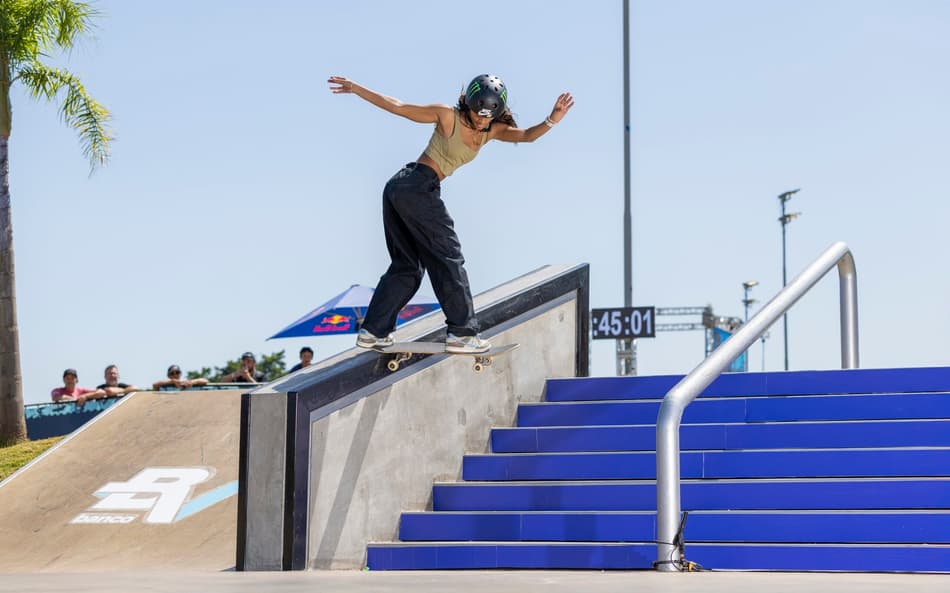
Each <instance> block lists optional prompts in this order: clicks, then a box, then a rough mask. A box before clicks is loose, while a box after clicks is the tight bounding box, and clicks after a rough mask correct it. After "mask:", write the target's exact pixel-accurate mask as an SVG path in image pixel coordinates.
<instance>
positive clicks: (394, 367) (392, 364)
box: [386, 360, 399, 373]
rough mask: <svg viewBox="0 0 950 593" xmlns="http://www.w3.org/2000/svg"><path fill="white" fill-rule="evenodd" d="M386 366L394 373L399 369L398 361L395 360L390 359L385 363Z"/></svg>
mask: <svg viewBox="0 0 950 593" xmlns="http://www.w3.org/2000/svg"><path fill="white" fill-rule="evenodd" d="M386 366H387V367H388V368H389V370H391V371H392V372H394V373H395V372H396V371H398V370H399V363H398V362H396V361H395V360H390V361H389V362H388V363H386Z"/></svg>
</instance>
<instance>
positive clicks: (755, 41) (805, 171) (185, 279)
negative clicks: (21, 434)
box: [11, 0, 950, 403]
mask: <svg viewBox="0 0 950 593" xmlns="http://www.w3.org/2000/svg"><path fill="white" fill-rule="evenodd" d="M96 4H97V6H98V7H99V9H100V10H101V11H102V12H103V18H101V19H100V20H99V22H98V25H99V29H98V31H97V33H96V37H95V39H94V40H92V41H89V42H86V43H84V44H83V45H82V46H81V47H79V48H77V49H76V50H75V51H73V52H72V53H71V55H69V56H55V57H54V58H53V61H54V63H57V64H62V65H65V66H67V67H68V68H70V69H71V70H72V71H73V72H75V73H77V74H79V75H80V76H81V77H82V79H83V81H84V82H85V83H86V87H87V89H88V90H89V92H90V93H92V94H93V95H94V96H95V97H97V98H98V99H99V100H101V101H102V102H103V103H104V104H105V105H106V106H107V107H109V108H110V109H111V110H112V112H113V113H114V129H115V133H116V137H117V140H116V142H115V144H114V151H113V158H112V161H111V163H110V164H109V165H108V166H107V167H106V168H104V169H102V170H100V171H98V172H97V173H96V174H94V175H93V176H91V177H90V176H89V175H88V165H87V163H86V162H85V161H84V160H83V158H82V157H81V155H80V151H79V147H78V143H77V140H76V136H75V134H74V133H73V132H72V130H70V129H68V128H66V127H65V126H64V125H63V124H62V123H61V122H60V121H59V118H58V115H57V112H56V110H55V108H54V107H53V106H51V105H48V104H42V103H36V102H34V101H32V100H31V99H30V98H28V97H27V96H26V95H25V94H24V93H23V92H22V90H19V91H16V92H15V93H14V96H13V100H14V131H13V136H12V139H11V193H12V198H13V217H14V218H13V222H14V235H15V248H16V258H17V259H16V266H17V268H16V272H17V297H18V307H19V322H20V345H21V352H22V365H23V366H22V368H23V385H24V393H25V399H26V401H27V402H28V403H29V402H39V401H46V400H48V399H49V390H50V389H51V388H52V387H55V386H57V385H59V384H60V377H61V374H62V370H63V369H64V368H66V367H76V368H77V369H79V374H80V384H81V385H95V384H97V383H99V382H100V379H101V377H102V371H103V368H104V367H105V366H106V365H107V364H110V363H116V364H118V365H119V367H120V369H121V372H122V378H123V380H126V381H128V382H134V383H137V384H139V385H146V384H150V383H151V382H152V381H154V380H156V379H159V378H161V377H163V375H164V371H165V368H166V367H167V366H168V365H169V364H171V363H177V364H180V365H181V366H182V367H184V368H185V369H195V368H199V367H201V366H212V365H219V364H223V362H224V361H225V360H226V359H228V358H236V357H237V356H238V355H239V354H240V353H241V352H243V351H245V350H252V351H254V352H256V353H257V354H258V355H260V354H262V353H270V352H273V351H275V350H279V349H282V348H286V349H287V360H288V363H289V364H292V363H293V362H294V361H295V360H296V353H297V350H299V348H300V347H301V346H302V345H305V344H309V345H311V346H313V347H314V348H315V349H316V350H317V358H318V359H320V358H323V357H325V356H328V355H330V354H332V353H334V352H337V351H339V350H341V349H343V348H346V347H349V345H350V344H351V343H352V337H349V336H348V337H346V338H343V339H340V338H320V339H312V340H311V339H306V340H304V339H291V340H276V341H271V342H267V341H265V339H266V338H267V336H269V335H271V334H273V333H274V332H276V331H277V330H278V329H280V328H282V327H284V326H285V325H286V324H287V323H289V322H291V321H293V320H294V319H296V318H298V317H299V316H301V315H303V314H304V313H306V312H307V311H309V310H310V309H311V308H313V307H315V306H316V305H317V304H319V303H321V302H323V301H324V300H326V299H328V298H330V297H331V296H333V295H335V294H336V293H338V292H340V291H341V290H343V289H344V288H346V287H347V286H349V285H350V284H353V283H360V284H369V285H375V283H376V281H377V280H378V278H379V275H380V274H381V273H382V272H383V270H384V269H385V267H386V265H387V262H388V259H387V256H386V251H385V246H384V242H383V237H382V223H381V216H380V192H381V189H382V186H383V184H384V183H385V181H386V180H387V179H388V178H389V176H390V175H392V174H393V173H394V172H395V171H396V170H397V169H398V168H399V167H400V166H401V165H402V164H404V163H406V162H408V161H411V160H414V159H415V158H416V157H417V156H418V155H419V154H420V153H421V151H422V148H423V147H424V145H425V142H426V141H427V139H428V136H429V134H430V128H429V126H424V125H420V124H414V123H411V122H409V121H407V120H402V119H400V118H396V117H394V116H391V115H388V114H386V113H384V112H382V111H380V110H378V109H375V108H374V107H372V106H371V105H369V104H368V103H365V102H363V101H361V100H359V99H358V98H356V97H354V96H351V95H332V94H331V93H330V92H329V91H328V90H327V84H326V82H325V81H326V79H327V77H328V76H329V75H331V74H339V75H343V76H348V77H350V78H352V79H354V80H356V81H358V82H361V83H363V84H365V85H366V86H369V87H370V88H373V89H376V90H379V91H381V92H383V93H386V94H389V95H393V96H396V97H398V98H400V99H403V100H405V101H410V102H418V103H432V102H442V103H452V102H454V100H455V98H456V97H457V95H458V92H459V90H460V89H461V87H462V86H463V85H464V84H465V83H466V82H467V81H468V80H469V79H471V78H472V77H473V76H475V75H477V74H480V73H483V72H492V73H497V74H499V75H501V76H502V77H503V78H504V80H505V82H506V83H507V85H508V87H509V91H510V106H511V107H512V109H513V111H514V113H515V115H516V117H517V119H518V121H519V122H523V123H524V124H527V125H533V124H535V123H537V122H539V121H541V120H542V119H543V118H544V116H545V115H547V114H548V112H549V111H550V108H551V106H552V105H553V103H554V100H555V99H556V98H557V95H558V93H560V92H562V91H570V92H572V93H573V94H574V97H575V99H576V106H575V107H574V109H573V110H572V111H571V113H570V114H569V115H568V116H567V118H566V119H565V120H564V121H563V122H562V124H561V125H559V126H558V127H557V128H555V129H554V130H552V132H551V133H549V134H548V135H546V136H545V137H544V138H542V139H541V140H540V141H538V142H537V143H535V144H526V145H518V146H512V145H505V144H501V143H493V144H491V145H489V146H488V147H487V148H486V149H484V150H483V151H482V154H481V155H480V156H479V158H478V159H476V160H475V161H474V162H473V163H471V164H470V165H468V166H466V167H464V168H462V169H461V170H459V171H458V172H457V173H456V174H455V175H453V176H452V177H450V178H449V179H448V180H447V181H446V182H445V183H444V184H443V197H444V199H445V200H446V203H447V205H448V207H449V211H450V213H451V214H452V215H453V216H454V218H455V220H456V228H457V230H458V232H459V235H460V237H461V240H462V246H463V251H464V253H465V255H466V258H467V262H468V263H467V268H468V272H469V276H470V278H471V281H472V286H473V289H474V291H475V292H481V291H483V290H486V289H488V288H490V287H492V286H495V285H498V284H500V283H503V282H505V281H507V280H508V279H510V278H513V277H515V276H518V275H520V274H523V273H525V272H527V271H529V270H532V269H535V268H537V267H539V266H541V265H544V264H547V263H568V264H572V263H579V262H588V263H590V265H591V285H592V286H591V292H592V294H591V301H592V305H593V306H595V307H606V306H614V305H621V304H622V303H623V244H622V243H623V226H622V210H623V164H622V157H623V105H622V103H623V76H622V63H623V62H622V46H623V44H622V24H621V15H622V3H621V2H620V0H616V1H610V2H608V1H599V2H588V3H577V2H565V1H561V0H543V1H542V0H530V1H518V2H511V3H507V4H504V5H499V4H495V5H491V6H490V7H488V8H490V9H491V10H489V15H481V14H479V10H478V5H476V4H471V3H466V2H456V3H449V2H442V1H436V0H426V1H410V2H382V1H373V2H369V1H363V0H348V1H346V2H343V1H340V2H304V1H302V0H300V1H289V0H272V1H271V2H267V3H261V2H250V1H244V0H240V1H239V0H228V1H225V0H214V1H212V0H202V1H197V2H196V1H193V0H188V1H185V0H169V1H167V2H162V3H144V2H120V1H118V0H111V1H100V2H97V3H96ZM631 13H632V14H631V54H632V66H631V85H632V100H631V108H632V120H633V122H632V166H633V170H632V175H633V184H632V195H633V214H634V225H633V226H634V244H633V247H634V300H635V301H636V304H638V305H656V306H681V305H689V306H694V305H696V306H701V305H706V304H710V305H712V306H713V307H714V309H715V311H716V312H717V313H719V314H723V315H735V316H740V315H741V314H742V305H741V302H740V301H741V299H742V286H741V285H742V282H743V281H746V280H758V281H759V282H760V285H759V286H758V287H756V288H755V289H754V291H753V297H755V298H759V299H761V300H762V301H765V300H767V299H768V298H770V297H771V296H772V295H774V294H775V293H776V292H777V291H778V290H779V289H780V287H781V232H780V231H781V229H780V225H779V223H778V222H777V217H778V216H779V202H778V200H777V199H776V196H777V195H778V194H779V193H781V192H783V191H785V190H790V189H794V188H799V187H800V188H802V189H801V192H800V193H798V194H797V195H796V196H795V197H794V198H793V200H792V201H791V202H789V209H790V210H791V211H795V212H798V211H800V212H802V213H803V214H802V216H801V217H800V218H798V219H797V220H795V221H794V222H793V223H791V225H790V226H789V227H788V267H789V276H790V277H792V276H794V275H795V274H797V273H798V271H800V270H801V269H802V268H803V267H804V266H805V265H807V264H808V263H809V262H810V261H812V260H813V259H814V258H815V257H817V256H818V254H819V253H820V252H821V251H823V250H824V249H825V248H826V247H827V246H828V245H830V244H831V243H833V242H834V241H839V240H842V241H845V242H847V243H848V244H849V246H850V247H851V248H852V250H853V253H854V256H855V260H856V263H857V270H858V297H859V315H860V332H861V356H862V361H861V362H862V366H866V367H890V366H901V365H909V366H920V365H939V364H946V363H947V361H948V359H950V356H948V348H947V346H946V343H947V335H948V334H950V313H948V308H947V302H948V300H950V275H948V274H947V272H946V263H945V261H944V260H945V259H946V255H947V253H948V247H947V244H946V239H945V236H946V230H945V227H946V224H947V221H948V220H950V200H948V197H950V196H948V193H950V182H948V180H947V170H948V169H947V162H948V161H947V159H948V155H950V109H948V108H947V106H948V105H950V77H948V76H947V64H948V63H950V3H947V2H943V1H940V0H907V1H903V2H894V1H880V0H836V1H834V2H827V1H824V0H821V1H819V0H784V1H779V0H776V1H770V2H761V1H759V0H720V1H718V2H706V1H701V0H693V1H682V0H673V1H662V2H661V1H659V0H656V1H649V2H647V1H636V0H635V1H632V2H631ZM424 290H428V283H426V284H424ZM837 291H838V288H837V280H836V279H835V278H834V276H833V275H832V276H830V277H828V278H826V279H825V280H824V281H823V282H822V283H821V284H819V285H818V287H816V288H815V290H813V291H812V293H810V294H809V295H808V296H807V297H806V298H805V299H803V300H802V301H801V302H799V304H798V305H797V306H796V308H795V309H793V311H792V313H791V314H790V316H789V321H790V325H789V327H790V360H791V367H792V368H793V369H814V368H834V367H836V366H838V364H839V355H838V325H837V323H838V321H837V319H838V311H837ZM687 320H688V319H674V318H661V319H660V321H661V322H672V321H687ZM781 333H782V332H781V325H780V324H779V325H777V326H775V327H773V329H772V334H771V339H770V340H769V341H768V342H767V344H766V348H767V349H766V354H765V367H766V368H767V369H778V368H780V367H781V366H782V339H781ZM613 347H614V345H613V342H609V341H607V342H597V343H595V345H594V348H593V372H594V373H595V374H600V375H606V374H613V372H614V356H613ZM702 353H703V338H702V334H701V333H699V332H684V333H665V334H660V335H659V337H657V338H656V339H654V340H641V341H640V370H641V373H642V374H658V373H673V372H677V373H679V372H685V371H688V370H689V369H690V368H692V367H693V366H694V365H696V364H697V363H698V362H699V361H700V360H701V358H702ZM760 365H761V351H760V350H759V347H758V346H756V347H755V348H754V349H753V351H752V355H751V367H752V368H753V369H759V368H760Z"/></svg>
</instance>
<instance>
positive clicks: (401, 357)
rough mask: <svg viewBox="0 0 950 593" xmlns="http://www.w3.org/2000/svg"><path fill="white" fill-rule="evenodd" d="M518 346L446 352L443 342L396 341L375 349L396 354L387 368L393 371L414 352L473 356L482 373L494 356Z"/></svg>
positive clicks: (478, 371)
mask: <svg viewBox="0 0 950 593" xmlns="http://www.w3.org/2000/svg"><path fill="white" fill-rule="evenodd" d="M517 347H518V344H505V345H504V346H493V347H492V348H491V349H489V350H486V351H485V352H446V351H445V344H443V343H442V342H396V343H395V344H393V345H392V346H384V347H382V348H373V350H376V351H377V352H380V353H382V354H395V356H393V358H392V360H390V361H389V362H388V363H386V368H388V369H389V370H390V371H392V372H396V371H398V370H399V365H401V364H402V363H404V362H406V361H407V360H409V359H410V358H412V355H413V354H448V355H450V356H471V357H472V358H474V359H475V363H474V364H473V365H472V370H473V371H475V372H476V373H480V372H482V371H483V370H484V369H485V367H487V366H491V363H492V359H493V358H494V357H496V356H498V355H500V354H504V353H506V352H510V351H512V350H514V349H515V348H517Z"/></svg>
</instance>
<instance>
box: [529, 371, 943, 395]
mask: <svg viewBox="0 0 950 593" xmlns="http://www.w3.org/2000/svg"><path fill="white" fill-rule="evenodd" d="M682 378H683V375H658V376H650V377H594V378H586V377H585V378H567V379H549V380H548V381H547V383H546V384H545V391H544V399H545V400H547V401H550V402H556V401H583V400H610V399H643V398H646V399H663V397H664V396H665V395H666V394H667V393H668V392H669V390H670V389H672V388H673V387H674V386H675V385H676V384H677V383H679V382H680V380H682ZM948 390H950V367H922V368H913V369H852V370H828V371H792V372H774V373H730V374H724V375H721V376H719V378H717V379H716V380H715V381H713V382H712V383H711V384H710V385H709V387H707V388H706V389H705V390H704V391H703V392H702V394H701V395H700V397H708V396H731V395H753V396H771V395H826V394H842V393H911V392H930V391H948Z"/></svg>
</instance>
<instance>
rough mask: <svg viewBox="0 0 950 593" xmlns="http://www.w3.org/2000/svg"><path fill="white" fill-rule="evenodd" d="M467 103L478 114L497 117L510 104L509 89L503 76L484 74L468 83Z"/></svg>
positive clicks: (466, 91)
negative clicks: (502, 79)
mask: <svg viewBox="0 0 950 593" xmlns="http://www.w3.org/2000/svg"><path fill="white" fill-rule="evenodd" d="M465 104H466V105H468V108H469V109H471V110H472V112H474V113H475V114H476V115H480V116H482V117H491V118H492V119H497V118H498V117H500V116H501V114H502V113H504V112H505V106H506V105H507V104H508V89H506V88H505V83H504V82H502V81H501V78H499V77H497V76H495V75H494V74H482V75H481V76H477V77H475V79H474V80H472V82H470V83H468V88H467V89H466V90H465Z"/></svg>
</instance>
